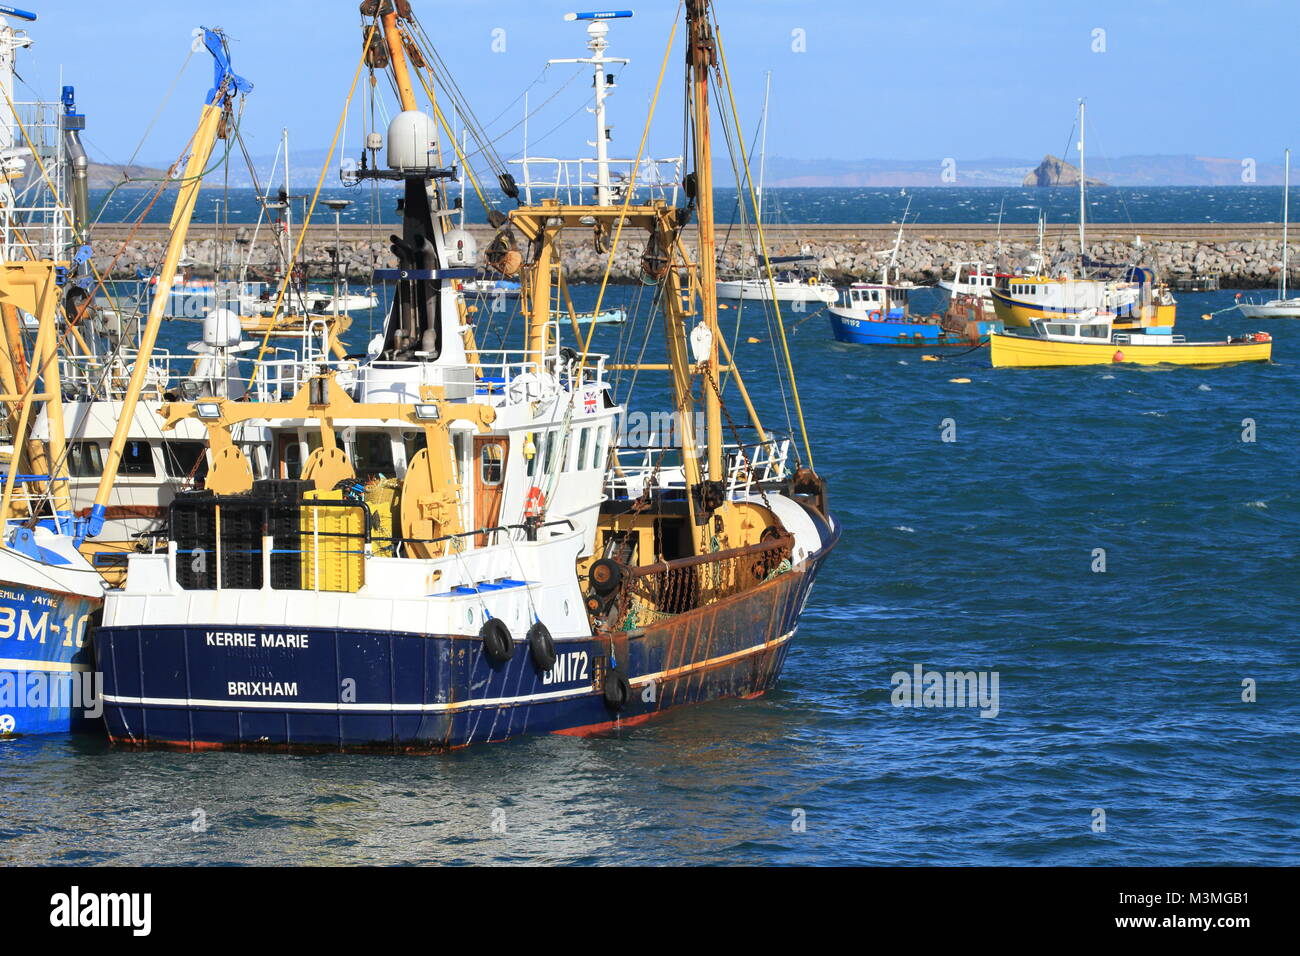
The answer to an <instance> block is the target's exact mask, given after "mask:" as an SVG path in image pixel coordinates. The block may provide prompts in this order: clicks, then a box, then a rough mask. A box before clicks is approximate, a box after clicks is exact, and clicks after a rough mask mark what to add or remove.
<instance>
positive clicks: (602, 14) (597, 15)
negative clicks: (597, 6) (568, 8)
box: [564, 10, 632, 21]
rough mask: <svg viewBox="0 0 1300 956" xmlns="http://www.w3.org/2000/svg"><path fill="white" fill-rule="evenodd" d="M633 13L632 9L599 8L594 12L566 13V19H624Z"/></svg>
mask: <svg viewBox="0 0 1300 956" xmlns="http://www.w3.org/2000/svg"><path fill="white" fill-rule="evenodd" d="M631 15H632V11H631V10H597V11H595V12H594V13H566V14H565V15H564V19H566V20H569V21H573V20H623V19H626V18H627V17H630V16H631Z"/></svg>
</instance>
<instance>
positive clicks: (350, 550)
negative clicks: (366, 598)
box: [298, 491, 366, 591]
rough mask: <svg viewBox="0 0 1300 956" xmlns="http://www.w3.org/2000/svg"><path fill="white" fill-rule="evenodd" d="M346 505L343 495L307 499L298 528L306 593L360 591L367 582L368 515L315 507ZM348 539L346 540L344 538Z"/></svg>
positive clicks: (323, 493)
mask: <svg viewBox="0 0 1300 956" xmlns="http://www.w3.org/2000/svg"><path fill="white" fill-rule="evenodd" d="M314 501H316V502H322V503H324V502H339V503H340V504H341V503H342V502H343V492H341V491H309V492H307V493H306V494H305V495H304V496H303V505H302V511H301V513H300V516H299V519H298V520H299V524H298V528H299V530H300V531H301V532H302V535H301V537H300V538H299V540H300V541H301V547H302V587H303V590H304V591H358V590H360V589H361V585H362V584H363V583H364V580H365V560H364V554H363V553H362V552H363V551H364V549H365V540H366V538H365V533H366V529H365V514H364V512H363V511H362V510H361V509H360V508H358V507H356V506H355V505H353V506H348V507H332V506H330V505H327V504H322V505H320V506H313V505H312V502H314ZM345 535H346V537H344V536H345Z"/></svg>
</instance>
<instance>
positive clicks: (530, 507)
mask: <svg viewBox="0 0 1300 956" xmlns="http://www.w3.org/2000/svg"><path fill="white" fill-rule="evenodd" d="M544 511H546V495H545V494H543V493H542V489H541V488H538V487H537V486H536V485H533V487H531V488H529V489H528V494H526V495H525V496H524V516H525V517H528V518H536V517H538V516H539V515H541V514H542V513H543V512H544Z"/></svg>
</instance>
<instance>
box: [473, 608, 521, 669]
mask: <svg viewBox="0 0 1300 956" xmlns="http://www.w3.org/2000/svg"><path fill="white" fill-rule="evenodd" d="M478 636H479V640H481V641H482V642H483V653H485V654H486V655H487V656H488V660H490V661H491V662H492V663H493V664H501V663H504V662H505V661H508V660H510V658H511V657H513V656H514V653H515V640H514V638H513V637H512V636H511V635H510V628H508V627H506V622H505V621H502V620H500V619H499V618H495V617H490V618H488V619H487V620H486V621H484V622H483V626H482V627H480V628H479V629H478Z"/></svg>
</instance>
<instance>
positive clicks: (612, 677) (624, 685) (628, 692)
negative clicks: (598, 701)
mask: <svg viewBox="0 0 1300 956" xmlns="http://www.w3.org/2000/svg"><path fill="white" fill-rule="evenodd" d="M604 693H605V706H606V707H608V708H609V709H610V710H612V711H614V713H616V714H617V713H618V712H619V711H620V710H622V709H623V708H624V707H626V706H627V702H628V700H629V699H630V698H631V696H632V684H631V683H630V682H629V681H628V679H627V675H626V674H624V673H623V672H622V670H620V669H619V668H617V667H611V668H610V669H609V670H607V671H605V687H604Z"/></svg>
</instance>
